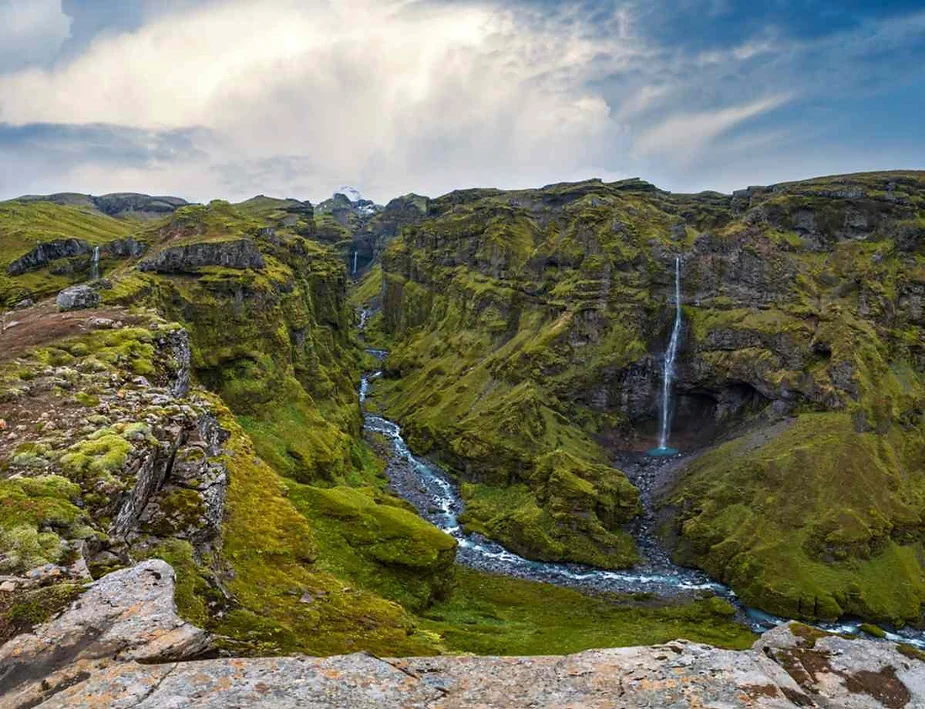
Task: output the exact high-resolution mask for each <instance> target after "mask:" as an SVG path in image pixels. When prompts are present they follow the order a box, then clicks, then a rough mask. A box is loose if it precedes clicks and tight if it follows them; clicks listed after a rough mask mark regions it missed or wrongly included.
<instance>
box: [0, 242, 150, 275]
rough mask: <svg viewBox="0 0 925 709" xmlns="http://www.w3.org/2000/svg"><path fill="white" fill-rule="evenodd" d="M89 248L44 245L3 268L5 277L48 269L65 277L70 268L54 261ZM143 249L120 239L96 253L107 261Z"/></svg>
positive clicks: (73, 244)
mask: <svg viewBox="0 0 925 709" xmlns="http://www.w3.org/2000/svg"><path fill="white" fill-rule="evenodd" d="M93 248H94V247H93V246H92V245H91V244H90V243H88V242H87V241H84V240H83V239H54V240H52V241H45V242H43V243H41V244H39V245H38V246H36V247H35V248H34V249H32V250H31V251H30V252H29V253H27V254H26V255H25V256H21V257H20V258H18V259H16V260H15V261H13V263H11V264H10V265H9V266H8V267H7V273H9V274H10V275H11V276H21V275H22V274H23V273H27V272H29V271H36V270H38V269H40V268H45V267H51V268H52V269H54V271H55V272H61V273H69V272H71V269H72V268H73V265H68V264H64V265H63V266H59V265H58V264H55V263H54V262H55V261H62V260H63V259H68V258H72V257H74V256H84V255H86V254H89V253H91V252H92V251H93ZM147 248H148V247H147V245H146V244H143V243H142V242H140V241H137V240H136V239H134V238H132V237H131V236H127V237H125V238H124V239H113V240H112V241H110V242H108V243H105V244H101V245H99V249H100V253H101V254H103V255H106V256H109V257H111V258H117V259H123V258H138V257H139V256H141V255H142V254H143V253H144V252H145V251H146V250H147Z"/></svg>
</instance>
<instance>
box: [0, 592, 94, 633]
mask: <svg viewBox="0 0 925 709" xmlns="http://www.w3.org/2000/svg"><path fill="white" fill-rule="evenodd" d="M81 590H82V588H81V585H80V584H77V583H58V584H54V585H52V586H44V587H42V588H36V589H32V590H25V591H17V592H13V593H0V644H3V643H4V642H6V641H7V640H9V639H11V638H12V637H14V636H15V635H18V634H20V633H26V632H29V631H31V630H32V629H33V628H34V627H35V626H36V625H40V624H42V623H46V622H48V621H49V620H51V618H52V617H54V616H55V615H56V614H58V613H60V612H61V611H63V610H64V609H65V608H67V606H68V605H69V604H70V603H71V602H72V601H73V600H74V599H76V598H77V596H78V595H79V594H80V592H81Z"/></svg>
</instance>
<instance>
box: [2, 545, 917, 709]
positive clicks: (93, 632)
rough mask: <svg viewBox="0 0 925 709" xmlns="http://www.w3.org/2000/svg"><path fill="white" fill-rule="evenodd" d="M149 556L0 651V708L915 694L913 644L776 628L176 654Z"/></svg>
mask: <svg viewBox="0 0 925 709" xmlns="http://www.w3.org/2000/svg"><path fill="white" fill-rule="evenodd" d="M173 588H174V574H173V570H172V569H171V568H170V566H169V565H167V564H165V563H164V562H162V561H159V560H151V561H147V562H144V563H142V564H140V565H138V566H136V567H134V568H131V569H126V570H123V571H118V572H115V573H113V574H110V575H108V576H106V577H104V578H102V579H101V580H99V581H97V582H96V583H95V584H93V585H92V586H91V587H90V589H89V590H88V591H87V592H86V593H85V594H84V595H83V596H81V598H80V600H79V601H78V602H76V603H74V604H73V606H72V607H71V608H70V609H69V610H68V611H66V612H64V613H63V614H62V615H61V616H60V617H58V618H57V619H55V620H53V621H51V622H50V623H48V624H46V625H44V626H41V627H38V628H36V629H35V631H34V632H33V633H31V634H28V635H22V636H19V637H17V638H15V639H13V640H12V641H10V642H8V643H7V644H6V645H5V646H3V647H0V667H2V669H0V693H2V697H3V698H2V699H0V707H2V709H21V708H22V707H27V706H28V707H32V706H41V707H46V708H48V709H52V708H53V707H62V708H74V709H76V708H79V707H97V706H108V707H144V708H146V709H161V708H166V707H178V706H191V705H195V706H197V707H215V708H216V709H218V708H221V707H228V706H242V707H243V706H247V707H296V706H311V707H332V708H334V707H337V708H340V707H348V706H349V707H357V708H361V707H370V709H372V708H373V707H376V708H378V707H391V706H396V707H397V706H401V707H421V708H424V707H433V708H435V709H436V708H437V707H440V708H444V709H451V708H453V707H502V706H503V707H550V708H552V707H566V706H569V707H602V708H603V707H621V708H622V709H633V708H635V707H669V706H678V707H689V706H703V707H729V708H732V707H769V708H770V707H774V708H777V709H785V708H786V707H824V708H827V709H828V708H833V707H839V708H840V709H867V708H870V709H874V708H878V709H880V708H883V707H887V708H890V709H899V708H902V707H909V708H910V709H913V708H914V707H922V706H925V662H923V661H922V659H920V658H921V657H922V656H923V655H922V653H920V652H919V651H917V650H915V649H914V648H909V647H900V646H897V645H894V644H892V643H886V642H883V643H879V642H874V641H870V640H857V639H853V640H849V639H845V638H841V637H837V636H832V635H828V634H826V633H823V632H821V631H817V630H815V629H813V628H809V627H807V626H801V625H799V624H791V625H787V626H780V627H778V628H776V629H774V630H772V631H769V632H768V633H765V635H764V636H762V638H761V639H760V640H759V641H758V642H757V643H756V644H755V646H754V648H752V649H751V650H746V651H733V650H721V649H717V648H714V647H711V646H709V645H702V644H697V643H691V642H687V641H685V640H677V641H673V642H669V643H666V644H663V645H656V646H652V647H626V648H615V649H608V650H590V651H586V652H582V653H578V654H576V655H570V656H562V657H552V656H546V657H452V656H444V657H418V658H401V659H380V658H377V657H375V656H372V655H369V654H365V653H358V654H353V655H346V656H335V657H328V658H313V657H278V658H255V659H213V660H193V661H180V660H189V659H190V658H194V657H195V656H196V655H198V654H200V653H202V652H203V651H204V650H205V649H206V648H207V647H208V646H209V641H210V639H209V636H208V635H207V634H206V633H204V632H202V631H201V630H199V629H197V628H195V627H193V626H191V625H189V624H188V623H185V622H183V621H182V620H181V619H180V618H178V617H177V615H176V611H175V607H174V605H173V599H172V592H173Z"/></svg>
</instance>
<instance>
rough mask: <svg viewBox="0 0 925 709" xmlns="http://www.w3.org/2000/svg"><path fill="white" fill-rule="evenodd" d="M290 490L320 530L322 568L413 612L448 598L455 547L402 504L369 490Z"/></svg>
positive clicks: (301, 487)
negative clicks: (398, 603) (394, 601)
mask: <svg viewBox="0 0 925 709" xmlns="http://www.w3.org/2000/svg"><path fill="white" fill-rule="evenodd" d="M288 489H289V497H290V499H291V500H292V502H293V504H294V505H295V507H296V508H297V509H298V510H299V511H300V512H302V513H303V514H304V515H305V516H306V518H308V519H309V520H310V522H311V524H312V527H313V528H314V529H315V530H316V536H317V539H318V543H319V547H320V549H321V554H320V556H319V566H320V567H323V568H325V569H327V570H329V571H330V572H331V573H334V574H336V575H337V576H339V577H341V578H346V579H350V580H352V581H353V582H354V583H357V584H358V585H359V586H361V587H363V588H368V589H370V590H373V591H375V592H376V593H378V594H379V595H382V596H385V597H386V598H390V599H393V600H396V601H398V602H400V603H401V604H402V605H403V606H404V607H405V608H408V609H409V610H412V611H417V610H420V609H422V608H426V607H427V606H429V605H430V604H431V603H433V601H434V600H436V599H438V598H442V597H446V596H447V595H448V594H449V592H450V590H451V588H452V584H453V578H454V573H453V572H454V569H453V562H454V559H455V556H456V541H455V540H454V539H453V538H452V537H450V536H449V535H447V534H444V533H443V532H441V531H439V530H438V529H437V528H435V527H434V526H433V525H431V524H429V523H428V522H425V521H424V520H422V519H421V518H420V517H418V515H417V514H416V512H415V511H414V509H413V508H411V507H410V506H409V505H408V504H407V503H405V502H404V501H402V500H401V499H399V498H395V497H392V496H391V495H388V494H386V493H384V492H383V491H382V490H381V489H377V488H369V487H366V488H351V487H344V486H338V487H333V488H327V489H322V488H317V487H310V486H306V485H299V484H298V483H288Z"/></svg>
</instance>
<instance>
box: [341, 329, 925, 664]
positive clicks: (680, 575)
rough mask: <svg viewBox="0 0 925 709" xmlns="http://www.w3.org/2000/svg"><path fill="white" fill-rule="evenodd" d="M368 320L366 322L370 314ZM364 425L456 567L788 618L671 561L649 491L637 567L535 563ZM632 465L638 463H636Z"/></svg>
mask: <svg viewBox="0 0 925 709" xmlns="http://www.w3.org/2000/svg"><path fill="white" fill-rule="evenodd" d="M363 320H364V321H365V318H363ZM367 352H369V353H370V354H371V355H373V356H374V357H376V358H377V359H378V360H380V361H382V360H384V359H385V357H386V356H387V354H388V353H387V352H385V351H384V350H367ZM380 376H382V372H381V371H376V372H372V373H368V374H365V375H364V376H363V377H362V379H361V381H360V391H359V395H360V402H361V403H362V402H364V401H366V399H367V397H368V395H369V391H370V387H371V386H372V382H373V381H374V380H375V379H377V378H378V377H380ZM363 427H364V430H365V431H367V432H370V433H376V434H380V435H381V436H383V437H384V438H385V439H386V440H387V441H388V446H389V450H388V452H387V453H388V454H387V461H386V474H387V475H388V477H389V481H390V487H391V488H392V490H393V491H394V492H395V493H396V494H397V495H399V496H400V497H402V498H403V499H405V500H407V501H408V502H410V503H411V504H412V505H414V507H415V509H416V510H417V511H418V514H420V515H421V517H423V518H424V519H426V520H428V521H429V522H430V523H432V524H433V525H435V526H436V527H438V528H439V529H441V530H443V531H444V532H446V533H447V534H449V535H451V536H452V537H453V538H454V539H456V541H457V542H458V544H459V547H458V549H457V552H456V561H457V563H459V564H463V565H464V566H469V567H471V568H475V569H479V570H482V571H489V572H493V573H498V574H504V575H507V576H513V577H516V578H522V579H528V580H531V581H542V582H546V583H552V584H556V585H560V586H568V587H571V588H577V589H583V590H588V591H607V592H617V593H637V592H645V593H651V594H655V595H658V596H664V597H678V596H692V597H693V596H696V595H698V594H703V593H710V592H712V593H714V594H716V595H718V596H720V597H722V598H725V599H726V600H728V601H729V602H730V603H732V604H733V605H734V606H735V607H736V609H737V612H738V618H739V620H740V621H742V622H743V623H746V624H747V625H749V627H751V628H752V629H753V630H755V631H757V632H762V631H764V630H768V629H770V628H772V627H774V626H775V625H778V624H780V623H783V622H785V621H786V619H784V618H779V617H776V616H772V615H769V614H767V613H765V612H763V611H760V610H757V609H753V608H747V607H745V606H744V605H742V603H740V602H739V600H738V598H737V597H736V594H735V592H734V591H732V589H730V588H728V587H727V586H724V585H723V584H721V583H719V582H717V581H715V580H713V579H711V578H710V577H709V576H707V575H706V574H705V573H704V572H702V571H699V570H697V569H689V568H685V567H681V566H678V565H676V564H674V563H673V562H672V561H671V559H670V557H669V555H668V554H667V553H666V552H665V550H664V549H663V548H662V546H661V545H660V544H659V542H658V540H657V537H656V535H655V530H654V517H653V515H652V510H651V494H650V492H651V491H650V490H649V489H644V490H643V493H642V495H641V500H642V502H643V507H644V511H643V514H641V515H640V516H639V517H638V519H637V520H635V521H634V522H633V523H632V524H631V525H629V526H628V531H630V532H631V533H632V534H633V535H634V537H635V538H636V540H637V543H638V548H639V551H640V555H641V557H642V559H641V560H640V562H639V563H638V564H636V566H634V567H633V568H631V569H627V570H621V571H610V570H605V569H597V568H594V567H590V566H583V565H581V564H565V563H551V562H542V561H532V560H530V559H525V558H524V557H522V556H520V555H518V554H515V553H514V552H511V551H509V550H508V549H505V548H504V547H503V546H501V545H500V544H498V543H496V542H493V541H491V540H490V539H487V538H485V537H483V536H482V535H479V534H473V533H469V532H466V531H465V530H464V529H463V527H462V525H461V524H460V523H459V515H460V514H462V512H463V509H464V503H463V500H462V498H461V497H460V495H459V493H458V490H457V488H456V485H455V484H454V483H453V481H452V480H451V479H450V477H449V476H448V475H447V473H446V472H445V471H444V470H442V469H441V468H440V467H439V466H437V465H435V464H434V463H432V462H430V461H428V460H426V459H424V458H420V457H418V456H415V455H414V454H413V453H412V452H411V451H410V449H409V448H408V444H407V443H406V442H405V440H404V438H403V437H402V434H401V427H400V426H399V425H398V424H397V423H395V422H394V421H390V420H388V419H386V418H384V417H382V416H379V415H377V414H373V413H368V412H367V413H364V420H363ZM620 463H621V465H625V466H626V467H629V468H630V469H631V470H635V471H636V472H637V475H631V476H630V477H631V479H632V480H633V482H634V483H637V484H639V483H640V482H642V479H641V478H640V477H638V476H639V475H642V476H643V477H645V476H646V475H647V474H649V473H650V472H651V471H652V470H653V467H654V466H656V467H657V466H659V465H680V464H681V459H680V458H678V457H673V458H667V457H666V458H651V457H649V456H641V458H638V459H637V460H636V461H635V463H634V462H633V461H630V460H621V461H620ZM633 465H635V466H637V467H635V468H633V467H632V466H633ZM640 471H641V472H640ZM647 471H648V472H647ZM628 472H629V471H628ZM860 625H861V623H860V621H844V622H842V621H839V622H836V623H819V624H817V627H819V628H822V629H823V630H828V631H830V632H837V633H857V632H859V629H860ZM886 639H888V640H893V641H896V642H908V643H912V644H914V645H917V646H918V647H922V648H925V633H923V632H921V631H915V630H906V629H903V630H900V631H889V632H887V635H886Z"/></svg>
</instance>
